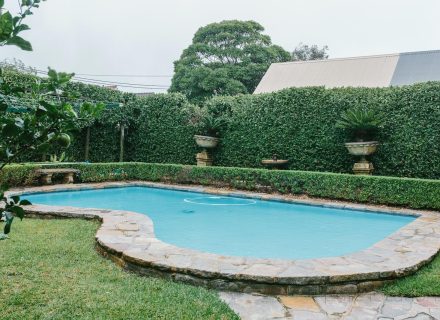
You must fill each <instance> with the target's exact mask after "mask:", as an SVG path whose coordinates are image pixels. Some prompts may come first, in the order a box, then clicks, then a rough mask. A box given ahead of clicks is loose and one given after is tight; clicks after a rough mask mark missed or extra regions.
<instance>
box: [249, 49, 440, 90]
mask: <svg viewBox="0 0 440 320" xmlns="http://www.w3.org/2000/svg"><path fill="white" fill-rule="evenodd" d="M425 81H440V50H432V51H419V52H405V53H396V54H384V55H375V56H365V57H354V58H341V59H327V60H312V61H295V62H284V63H273V64H272V65H271V66H270V67H269V69H268V70H267V72H266V74H265V75H264V77H263V79H261V81H260V83H259V85H258V86H257V88H256V89H255V92H254V93H265V92H273V91H278V90H281V89H285V88H291V87H310V86H325V87H327V88H334V87H387V86H395V85H396V86H398V85H406V84H414V83H417V82H425Z"/></svg>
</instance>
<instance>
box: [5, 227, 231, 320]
mask: <svg viewBox="0 0 440 320" xmlns="http://www.w3.org/2000/svg"><path fill="white" fill-rule="evenodd" d="M97 227H98V223H97V222H91V221H84V220H38V219H25V220H23V221H19V220H16V221H14V225H13V230H12V233H11V239H9V240H6V241H0V310H1V316H0V318H1V319H3V320H6V319H14V320H17V319H20V320H21V319H63V320H65V319H93V320H96V319H191V320H192V319H204V320H205V319H238V316H237V315H236V314H234V313H233V312H232V311H231V310H230V309H229V308H228V306H227V305H226V304H224V303H223V302H221V301H220V300H219V298H218V296H217V294H216V293H215V292H213V291H209V290H206V289H202V288H197V287H192V286H188V285H184V284H179V283H173V282H171V281H166V280H162V279H155V278H147V277H140V276H137V275H134V274H130V273H127V272H125V271H123V270H121V269H120V268H119V267H117V266H116V265H115V264H114V263H112V262H111V261H109V260H106V259H104V258H103V257H101V256H100V255H99V254H98V253H97V252H96V251H95V250H94V235H95V232H96V229H97Z"/></svg>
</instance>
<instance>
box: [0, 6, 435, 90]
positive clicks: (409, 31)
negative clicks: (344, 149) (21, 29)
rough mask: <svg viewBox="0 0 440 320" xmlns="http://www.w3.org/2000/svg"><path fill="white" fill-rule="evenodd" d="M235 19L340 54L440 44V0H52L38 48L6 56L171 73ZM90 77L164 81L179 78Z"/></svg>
mask: <svg viewBox="0 0 440 320" xmlns="http://www.w3.org/2000/svg"><path fill="white" fill-rule="evenodd" d="M6 8H13V10H11V11H16V1H15V0H6ZM229 19H239V20H255V21H257V22H259V23H261V24H262V25H263V26H264V27H265V29H266V30H265V33H266V34H268V35H269V36H270V37H271V38H272V41H273V43H274V44H278V45H281V46H282V47H283V48H284V49H286V50H288V51H291V50H292V49H294V48H295V46H296V45H297V44H298V43H299V42H304V43H306V44H317V45H320V46H322V45H328V46H329V48H330V51H329V53H330V57H333V58H337V57H350V56H359V55H371V54H383V53H396V52H406V51H419V50H433V49H440V33H439V31H440V1H439V0H418V1H416V0H368V1H365V0H272V1H268V0H221V1H211V0H158V1H148V0H124V1H123V0H119V1H116V0H48V1H47V2H44V3H43V4H42V5H41V8H40V9H37V10H36V11H35V15H34V16H31V17H30V18H29V19H28V20H27V21H26V23H27V24H29V25H30V26H31V28H32V30H30V31H27V32H25V33H23V34H22V36H23V37H24V38H26V39H28V40H30V41H31V42H32V45H33V47H34V51H33V52H30V53H27V52H23V51H20V50H19V49H16V48H13V47H3V48H1V49H0V60H3V59H5V58H18V59H20V60H22V61H23V62H24V63H25V64H26V65H29V66H33V67H35V68H37V69H42V70H47V66H51V67H53V68H56V69H57V70H59V71H69V72H75V73H77V74H104V75H109V74H117V75H159V76H161V75H165V76H169V75H172V74H173V61H175V60H176V59H178V58H179V56H180V54H181V52H182V50H183V49H184V48H186V47H187V46H188V45H189V44H190V43H191V40H192V37H193V35H194V33H195V31H196V30H197V29H198V28H199V27H200V26H203V25H206V24H208V23H211V22H216V21H221V20H229ZM83 77H88V78H95V79H104V80H110V81H118V82H127V83H141V84H156V85H157V84H159V85H168V84H169V82H170V79H171V78H168V77H156V78H145V77H137V78H136V77H96V76H93V77H92V76H83ZM121 89H123V88H121ZM126 90H129V88H127V89H126ZM132 90H135V89H132ZM135 91H149V90H144V89H137V90H135Z"/></svg>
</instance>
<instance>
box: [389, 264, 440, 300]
mask: <svg viewBox="0 0 440 320" xmlns="http://www.w3.org/2000/svg"><path fill="white" fill-rule="evenodd" d="M382 292H383V293H385V294H387V295H390V296H405V297H420V296H440V256H439V255H437V257H435V259H434V261H433V262H431V263H430V264H429V265H427V266H426V267H424V268H422V269H421V270H419V271H417V272H416V273H415V274H414V275H412V276H409V277H405V278H402V279H399V280H396V281H395V282H393V283H391V284H387V285H385V286H384V287H383V288H382Z"/></svg>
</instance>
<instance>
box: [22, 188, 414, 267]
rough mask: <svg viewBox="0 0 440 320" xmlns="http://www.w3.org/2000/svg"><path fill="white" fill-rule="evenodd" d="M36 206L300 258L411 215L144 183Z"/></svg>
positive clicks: (47, 198) (261, 254) (197, 242)
mask: <svg viewBox="0 0 440 320" xmlns="http://www.w3.org/2000/svg"><path fill="white" fill-rule="evenodd" d="M24 198H26V199H28V200H30V201H31V202H32V203H35V204H47V205H59V206H76V207H86V208H100V209H121V210H129V211H135V212H139V213H143V214H147V215H148V216H149V217H150V218H151V219H152V220H153V222H154V229H155V234H156V236H157V238H159V239H161V240H162V241H164V242H168V243H170V244H174V245H176V246H179V247H186V248H192V249H196V250H200V251H205V252H211V253H217V254H222V255H230V256H246V257H258V258H282V259H307V258H318V257H329V256H339V255H344V254H348V253H351V252H355V251H358V250H362V249H365V248H367V247H369V246H371V245H373V244H374V243H376V242H378V241H380V240H382V239H383V238H385V237H386V236H388V235H390V234H391V233H393V232H394V231H396V230H397V229H399V228H401V227H402V226H404V225H406V224H408V223H409V222H411V221H413V220H414V219H415V218H414V217H407V216H396V215H387V214H377V213H369V212H362V211H353V210H343V209H330V208H323V207H318V206H308V205H298V204H290V203H282V202H274V201H261V200H255V199H246V198H233V197H220V196H213V195H209V194H203V193H195V192H186V191H174V190H166V189H157V188H147V187H125V188H112V189H101V190H84V191H68V192H55V193H45V194H34V195H27V196H25V197H24Z"/></svg>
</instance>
